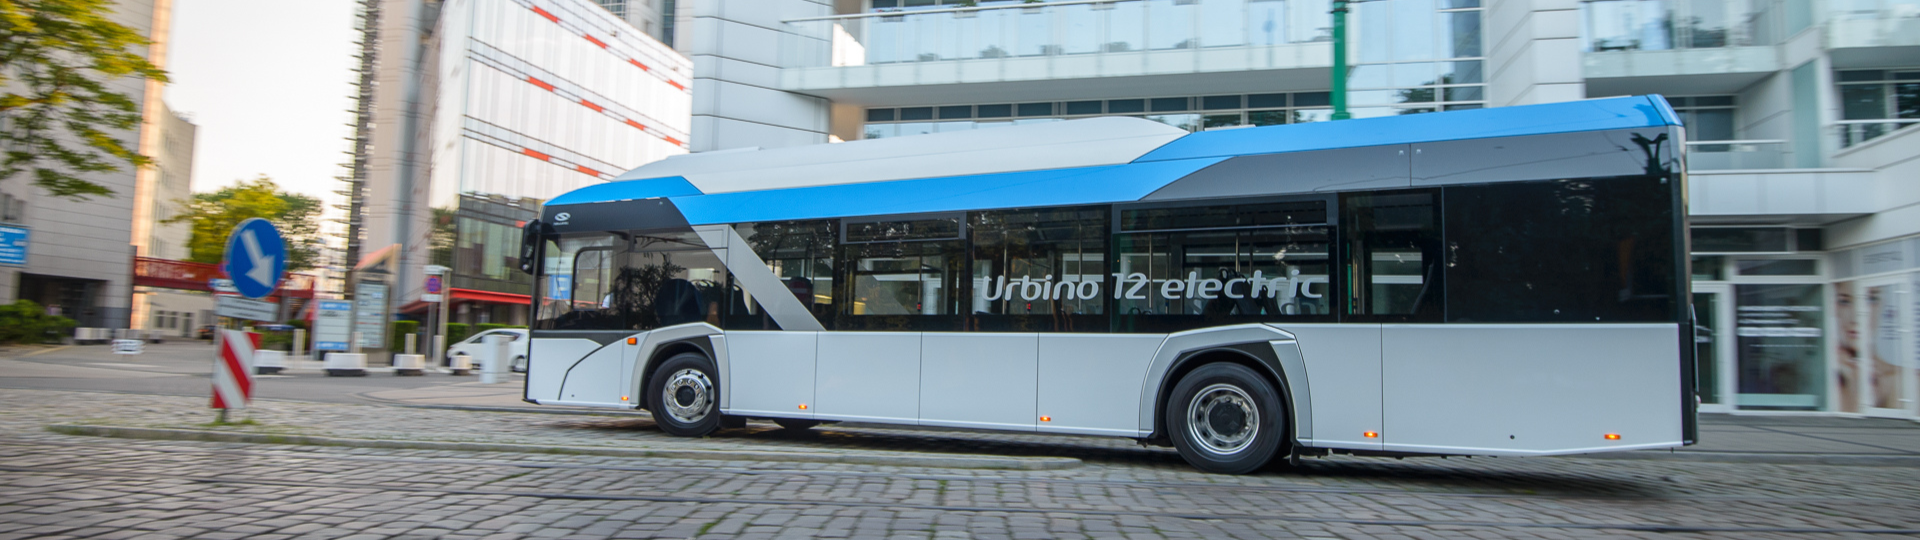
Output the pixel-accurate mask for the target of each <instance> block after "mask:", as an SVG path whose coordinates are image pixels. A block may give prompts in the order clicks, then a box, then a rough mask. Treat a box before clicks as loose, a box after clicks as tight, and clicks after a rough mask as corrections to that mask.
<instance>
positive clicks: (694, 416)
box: [647, 352, 720, 437]
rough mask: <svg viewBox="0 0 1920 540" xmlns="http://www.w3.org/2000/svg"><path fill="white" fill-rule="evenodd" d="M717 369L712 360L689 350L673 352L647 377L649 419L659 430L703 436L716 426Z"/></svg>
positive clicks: (718, 406)
mask: <svg viewBox="0 0 1920 540" xmlns="http://www.w3.org/2000/svg"><path fill="white" fill-rule="evenodd" d="M717 373H718V370H715V369H714V368H713V361H711V360H707V357H706V356H705V355H702V354H700V353H693V352H685V353H680V354H676V355H673V357H672V358H668V359H667V361H665V362H661V363H660V366H659V367H657V368H654V370H653V376H652V377H648V378H647V385H648V386H649V388H647V411H648V412H651V413H653V423H654V424H656V425H658V426H660V431H665V432H667V434H669V435H676V436H680V437H704V436H706V435H707V434H710V433H713V432H714V430H717V429H720V397H719V396H720V386H719V384H720V383H719V381H720V377H719V376H718V375H717ZM702 385H704V388H702ZM703 393H704V396H703V395H701V394H703ZM669 400H671V401H669Z"/></svg>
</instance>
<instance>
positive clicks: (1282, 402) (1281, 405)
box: [1148, 342, 1300, 472]
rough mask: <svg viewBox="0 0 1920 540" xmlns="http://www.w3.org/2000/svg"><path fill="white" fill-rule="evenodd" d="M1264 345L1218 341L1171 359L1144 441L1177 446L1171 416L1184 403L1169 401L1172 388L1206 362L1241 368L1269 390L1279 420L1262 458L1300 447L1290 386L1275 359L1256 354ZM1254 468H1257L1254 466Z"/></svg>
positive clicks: (1282, 455)
mask: <svg viewBox="0 0 1920 540" xmlns="http://www.w3.org/2000/svg"><path fill="white" fill-rule="evenodd" d="M1268 347H1269V345H1268V344H1267V343H1265V342H1259V343H1247V344H1238V345H1221V346H1214V347H1208V348H1204V349H1198V350H1193V351H1187V352H1183V353H1181V354H1180V355H1179V356H1178V357H1177V359H1176V360H1175V361H1174V363H1173V366H1172V367H1171V368H1169V369H1168V370H1167V375H1166V377H1164V378H1162V379H1161V380H1160V387H1159V389H1158V391H1157V392H1156V401H1155V403H1154V409H1153V410H1154V412H1155V414H1154V421H1153V436H1152V437H1150V438H1149V439H1148V441H1150V442H1153V443H1155V444H1160V445H1164V446H1175V447H1178V446H1179V445H1177V444H1175V441H1174V440H1173V438H1174V437H1175V434H1174V430H1175V428H1176V427H1177V426H1175V423H1176V422H1174V420H1175V419H1174V418H1173V416H1174V415H1176V414H1178V413H1176V412H1174V409H1175V408H1176V407H1175V405H1179V406H1180V407H1182V408H1184V407H1185V406H1186V405H1187V404H1184V403H1181V404H1175V403H1173V402H1174V401H1176V400H1177V399H1178V397H1177V396H1175V395H1174V394H1175V392H1176V390H1178V389H1179V387H1180V386H1181V383H1182V382H1183V381H1185V380H1187V378H1188V375H1191V374H1193V373H1195V372H1196V371H1198V370H1201V369H1203V368H1206V367H1207V366H1218V365H1231V366H1237V367H1239V368H1244V369H1245V371H1244V372H1243V373H1245V374H1246V375H1247V376H1249V377H1256V378H1258V380H1259V382H1262V383H1265V384H1266V385H1267V387H1268V388H1269V389H1270V390H1271V391H1272V392H1273V396H1272V397H1273V401H1272V402H1270V403H1268V405H1269V406H1270V410H1271V411H1272V412H1273V413H1274V417H1273V418H1272V419H1278V420H1280V421H1281V423H1280V425H1279V426H1278V427H1279V433H1277V434H1276V436H1277V437H1278V445H1277V446H1275V447H1274V449H1273V452H1272V456H1271V458H1269V459H1263V460H1262V461H1263V462H1264V461H1268V460H1270V459H1283V458H1286V457H1287V455H1288V454H1289V453H1290V452H1291V451H1293V450H1294V449H1297V448H1300V444H1299V429H1300V428H1299V426H1300V422H1299V421H1298V418H1297V416H1298V412H1297V411H1296V409H1295V407H1294V406H1293V403H1294V401H1293V395H1292V386H1291V385H1290V384H1288V381H1287V378H1286V375H1285V373H1284V370H1283V369H1281V368H1279V367H1276V364H1277V363H1278V359H1276V358H1264V357H1263V355H1261V354H1260V352H1261V350H1262V349H1263V348H1267V349H1266V350H1271V349H1270V348H1268ZM1249 397H1257V396H1249ZM1184 454H1185V452H1183V455H1184ZM1195 465H1196V466H1201V467H1202V468H1205V469H1209V470H1212V471H1213V472H1224V471H1223V470H1222V469H1221V468H1220V467H1211V468H1210V467H1205V466H1202V465H1201V464H1198V463H1196V464H1195ZM1239 468H1240V467H1232V466H1230V467H1226V468H1225V469H1226V470H1237V469H1239ZM1255 468H1257V466H1256V467H1255ZM1237 472H1248V471H1237Z"/></svg>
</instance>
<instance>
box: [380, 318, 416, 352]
mask: <svg viewBox="0 0 1920 540" xmlns="http://www.w3.org/2000/svg"><path fill="white" fill-rule="evenodd" d="M418 332H420V321H393V328H392V331H390V332H387V339H388V340H389V341H387V350H389V351H394V352H406V350H407V334H414V333H418ZM416 339H417V338H416Z"/></svg>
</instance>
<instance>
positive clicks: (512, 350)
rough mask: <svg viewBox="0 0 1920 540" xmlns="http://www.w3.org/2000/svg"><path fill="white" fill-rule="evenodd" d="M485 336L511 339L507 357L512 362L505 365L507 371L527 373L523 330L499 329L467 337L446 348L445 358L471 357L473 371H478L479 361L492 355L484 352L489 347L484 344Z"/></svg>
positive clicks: (524, 332) (525, 332)
mask: <svg viewBox="0 0 1920 540" xmlns="http://www.w3.org/2000/svg"><path fill="white" fill-rule="evenodd" d="M487 336H510V337H512V338H513V341H511V342H508V343H507V357H508V358H512V359H513V361H512V362H511V363H509V364H507V369H508V370H511V371H513V372H514V373H526V372H527V330H526V329H525V328H501V329H497V330H488V331H485V332H481V333H478V334H474V335H472V336H468V337H467V339H466V340H464V341H461V342H459V343H455V344H453V346H451V347H447V358H453V355H456V354H466V355H467V356H470V357H473V367H474V369H480V359H481V358H483V357H485V355H488V354H492V353H491V352H490V351H488V350H486V349H487V347H488V346H489V345H488V344H487V343H486V339H487ZM449 362H451V360H449Z"/></svg>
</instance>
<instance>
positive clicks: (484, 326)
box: [473, 323, 514, 333]
mask: <svg viewBox="0 0 1920 540" xmlns="http://www.w3.org/2000/svg"><path fill="white" fill-rule="evenodd" d="M501 328H514V326H513V325H510V324H495V323H480V324H476V325H473V331H474V333H480V332H485V331H488V330H499V329H501Z"/></svg>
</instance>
